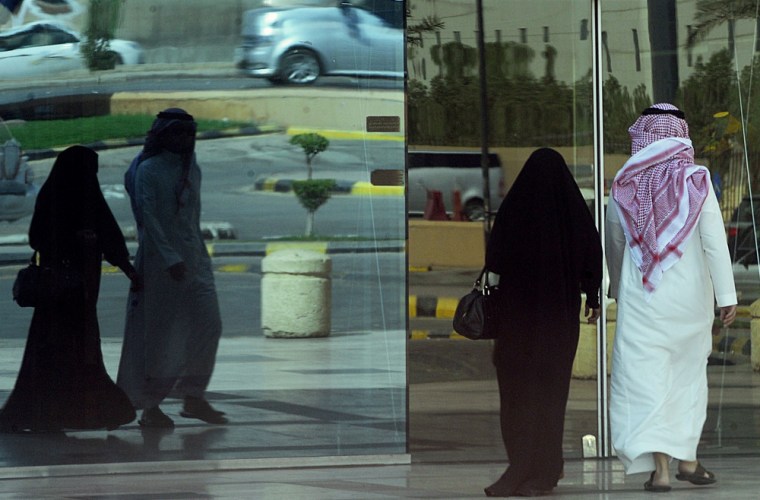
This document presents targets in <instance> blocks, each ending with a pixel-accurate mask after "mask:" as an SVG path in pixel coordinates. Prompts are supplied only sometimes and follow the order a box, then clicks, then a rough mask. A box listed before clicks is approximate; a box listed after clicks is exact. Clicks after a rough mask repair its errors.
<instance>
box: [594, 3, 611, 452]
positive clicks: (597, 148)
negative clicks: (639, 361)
mask: <svg viewBox="0 0 760 500" xmlns="http://www.w3.org/2000/svg"><path fill="white" fill-rule="evenodd" d="M591 18H592V29H591V33H592V37H591V40H592V46H593V49H592V50H593V65H592V69H593V75H594V78H593V101H594V102H593V109H594V155H595V158H594V163H595V165H596V170H595V174H596V175H595V176H594V209H595V213H596V220H597V229H598V230H599V236H600V237H601V239H602V243H604V218H605V213H604V109H603V105H602V103H603V101H602V92H603V88H604V71H603V70H604V68H603V47H602V0H591ZM602 246H603V245H602ZM603 272H604V274H603V275H604V277H605V278H606V276H607V269H604V270H603ZM606 281H607V280H606V279H605V280H603V283H604V282H606ZM606 292H607V291H606V290H604V289H603V290H602V293H601V295H602V297H601V299H602V300H601V305H602V307H601V316H600V317H599V323H598V324H599V328H597V343H596V345H597V353H596V360H597V361H596V365H597V366H596V375H597V376H596V380H597V384H596V401H597V406H596V411H597V452H596V453H597V457H599V458H605V457H609V456H611V455H612V445H611V439H610V432H609V429H610V425H609V401H608V393H609V391H608V383H607V310H606V307H605V300H604V296H605V294H606Z"/></svg>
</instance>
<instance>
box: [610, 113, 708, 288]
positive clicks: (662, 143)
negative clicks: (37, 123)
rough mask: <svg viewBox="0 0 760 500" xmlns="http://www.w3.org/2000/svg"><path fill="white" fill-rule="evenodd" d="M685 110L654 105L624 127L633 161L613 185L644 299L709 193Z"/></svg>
mask: <svg viewBox="0 0 760 500" xmlns="http://www.w3.org/2000/svg"><path fill="white" fill-rule="evenodd" d="M684 118H685V116H684V113H683V111H680V110H679V109H678V108H676V107H675V106H673V105H671V104H655V105H654V106H652V107H651V108H647V109H645V110H644V111H643V113H642V115H641V116H640V117H639V118H638V119H637V120H636V122H635V123H634V124H633V125H632V126H631V128H629V129H628V132H629V134H630V135H631V154H632V156H631V158H630V159H629V160H628V161H627V162H626V163H625V165H623V167H622V168H621V169H620V171H619V172H618V174H617V175H616V176H615V180H614V181H613V183H612V190H611V195H612V197H613V199H614V200H615V201H616V202H617V206H618V213H619V215H620V220H621V221H622V223H623V230H624V232H625V237H626V241H627V242H628V245H629V247H630V249H631V252H630V254H631V257H633V260H634V262H635V263H636V266H637V267H638V268H639V270H640V271H641V274H642V277H641V283H642V286H643V287H644V290H645V291H646V292H647V294H646V295H647V297H651V293H652V292H654V291H655V290H656V288H657V285H658V284H659V283H660V281H661V280H662V275H663V273H664V272H665V271H667V270H668V269H669V268H670V267H672V266H673V265H674V264H675V263H676V262H678V259H680V258H681V256H682V255H683V249H684V247H685V245H686V242H687V241H688V239H689V237H690V236H691V235H692V233H693V232H694V228H695V227H696V224H697V220H698V219H699V214H700V212H701V210H702V205H703V204H704V201H705V199H706V198H707V195H708V193H709V184H708V183H709V182H710V174H709V172H708V170H707V169H706V168H705V167H702V166H698V165H694V148H693V147H692V144H691V139H689V126H688V125H687V124H686V120H685V119H684Z"/></svg>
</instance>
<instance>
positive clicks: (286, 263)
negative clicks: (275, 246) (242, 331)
mask: <svg viewBox="0 0 760 500" xmlns="http://www.w3.org/2000/svg"><path fill="white" fill-rule="evenodd" d="M261 270H262V274H263V276H262V278H261V329H262V331H263V332H264V336H266V337H269V338H308V337H327V336H328V335H329V334H330V328H331V321H330V314H331V311H332V307H331V306H332V282H331V277H330V275H331V271H332V261H331V260H330V257H328V256H327V255H326V254H323V253H317V252H314V251H311V250H305V249H295V248H290V249H284V250H280V251H278V252H275V253H273V254H271V255H268V256H267V257H265V258H264V259H263V260H262V261H261Z"/></svg>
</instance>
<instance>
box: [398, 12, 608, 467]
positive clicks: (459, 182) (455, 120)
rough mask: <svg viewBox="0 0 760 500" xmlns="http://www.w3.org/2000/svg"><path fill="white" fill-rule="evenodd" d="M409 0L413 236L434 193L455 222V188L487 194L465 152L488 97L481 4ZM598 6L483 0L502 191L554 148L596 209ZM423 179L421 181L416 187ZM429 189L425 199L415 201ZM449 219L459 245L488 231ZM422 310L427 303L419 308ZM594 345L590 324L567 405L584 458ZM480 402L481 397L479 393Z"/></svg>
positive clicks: (475, 254)
mask: <svg viewBox="0 0 760 500" xmlns="http://www.w3.org/2000/svg"><path fill="white" fill-rule="evenodd" d="M408 6H409V9H410V12H411V15H410V17H409V19H407V36H408V53H407V59H408V62H407V70H408V73H409V82H408V86H407V89H408V93H407V105H408V117H409V121H408V123H409V131H408V142H409V145H408V147H409V154H408V157H407V166H408V168H409V180H410V185H409V188H408V189H409V204H410V207H409V208H410V221H409V225H410V234H411V236H410V239H412V238H413V237H414V235H415V232H414V231H415V230H416V228H417V227H419V228H420V230H421V229H422V228H425V227H427V226H426V225H425V224H426V223H427V221H416V220H415V219H414V218H411V217H413V216H414V215H415V214H414V213H413V212H412V211H411V210H412V209H415V210H417V211H420V209H419V203H418V201H419V198H423V196H424V194H425V191H431V190H435V191H440V194H441V197H440V199H441V200H442V201H443V204H444V205H445V208H446V209H447V210H448V211H449V212H450V215H451V218H452V219H454V220H456V212H455V211H454V208H453V207H455V206H456V201H454V200H455V198H454V197H453V196H452V193H456V192H457V191H461V195H462V197H465V196H467V193H469V192H475V193H478V189H479V190H480V191H479V192H480V193H482V192H483V187H482V180H481V181H480V185H475V186H473V185H472V184H471V183H469V182H468V177H467V175H468V172H469V170H467V165H468V164H469V162H468V161H466V160H467V159H468V157H467V155H466V153H469V154H470V155H474V156H475V157H476V158H477V157H478V155H479V153H480V149H479V148H480V144H481V127H480V120H481V113H482V112H483V110H482V109H481V106H480V104H479V103H480V100H479V92H480V90H481V85H480V84H481V81H480V77H479V74H478V57H479V56H478V52H477V45H478V44H477V37H478V32H477V21H476V2H472V1H468V0H447V1H437V2H426V1H421V0H412V1H409V2H408ZM590 8H591V5H590V2H587V1H578V2H575V1H573V2H561V3H558V2H551V1H536V0H531V1H527V0H526V1H510V2H503V1H499V0H490V1H489V0H486V1H484V2H483V18H484V22H485V26H484V30H483V31H484V32H483V36H484V42H485V57H486V69H485V72H486V82H485V83H486V88H487V94H488V110H487V112H488V127H489V130H490V134H489V137H488V146H489V152H490V153H491V154H492V155H497V157H498V160H499V162H500V163H501V165H502V173H503V179H502V186H501V190H500V195H501V196H503V195H504V193H505V192H506V190H507V189H509V187H510V186H511V185H512V183H513V182H514V179H515V177H516V176H517V173H518V172H519V171H520V169H521V168H522V166H523V165H524V163H525V161H526V160H527V158H528V156H529V155H530V153H532V152H533V151H534V150H535V149H537V148H539V147H551V148H553V149H556V150H557V151H558V152H560V154H562V156H563V157H564V158H565V159H566V161H567V163H568V165H569V167H570V170H571V172H572V173H573V177H574V178H575V180H576V182H577V183H578V185H579V186H580V187H581V190H582V192H583V194H584V197H585V198H586V201H587V204H588V205H589V208H590V210H592V211H593V210H595V208H594V204H595V198H596V196H595V194H594V188H595V176H596V172H595V166H594V164H595V159H594V148H593V133H592V131H593V121H592V119H593V112H592V110H593V102H592V93H593V92H592V90H593V87H592V55H593V52H592V48H593V47H592V44H591V37H590V36H589V19H590V18H591V14H590V13H591V10H590ZM431 152H433V153H437V155H438V156H439V158H438V159H437V161H438V163H435V164H427V165H423V164H421V163H422V162H421V160H420V158H421V157H423V156H432V155H431ZM444 152H445V154H444ZM456 154H459V155H460V157H461V158H460V159H459V160H458V161H456V166H457V167H459V170H460V172H461V173H458V174H456V177H455V179H456V181H451V178H452V177H453V176H451V173H450V167H452V164H451V163H448V162H452V158H453V157H454V156H455V155H456ZM444 158H445V159H444ZM444 161H445V162H447V163H444ZM418 163H419V164H418ZM494 163H495V162H493V161H492V162H491V164H492V165H493V164H494ZM478 165H479V163H475V166H478ZM420 167H435V168H430V169H426V168H420ZM426 175H427V178H426V177H425V176H426ZM449 176H451V177H449ZM481 177H482V175H481ZM418 180H419V181H421V183H422V185H420V186H417V185H412V184H411V183H412V182H413V181H415V182H416V181H418ZM447 181H449V182H447ZM490 184H491V187H492V188H493V186H494V184H496V183H495V182H493V181H491V183H490ZM465 186H467V187H465ZM468 188H471V189H468ZM420 193H422V196H418V194H420ZM481 196H482V194H481ZM493 198H494V196H493V195H492V200H493ZM423 199H424V198H423ZM500 202H501V200H500V199H496V200H493V201H492V203H491V207H492V210H493V211H496V210H497V209H498V206H499V204H500ZM442 224H447V223H446V222H443V223H442ZM451 224H452V225H451V226H446V230H447V231H450V232H451V233H450V236H449V240H448V241H447V240H446V239H445V238H443V237H442V241H444V242H447V243H448V244H449V245H451V246H452V247H453V246H454V245H455V244H457V245H460V244H461V241H462V240H463V239H465V240H466V239H467V238H469V239H471V240H475V239H476V238H477V237H478V236H480V235H477V236H476V234H477V233H475V232H472V233H468V234H467V235H466V236H462V234H463V233H457V232H455V231H457V229H460V227H459V226H456V225H455V224H466V223H460V222H457V223H453V222H452V223H451ZM462 231H464V230H462ZM534 237H540V236H537V235H532V234H526V238H534ZM411 248H412V249H414V248H416V247H415V246H412V247H411ZM469 250H470V254H471V255H470V258H469V261H467V262H466V264H464V265H469V266H470V267H472V268H475V269H474V270H473V271H472V272H471V274H472V275H473V276H476V275H477V269H478V268H479V267H480V266H482V262H483V261H482V253H479V252H480V250H479V249H478V248H477V247H476V246H475V245H474V244H473V245H472V248H469ZM410 259H416V255H414V254H413V250H410ZM459 262H460V263H459V265H460V266H461V265H463V264H462V263H461V260H460V261H459ZM433 264H434V265H435V264H436V263H435V262H434V263H433ZM439 264H440V263H439ZM415 281H419V282H420V285H419V286H418V287H416V288H415V289H419V290H421V291H423V290H424V288H423V284H424V283H425V282H426V281H427V280H423V279H417V278H416V277H415V276H414V275H413V274H411V275H410V278H409V282H410V287H413V286H414V285H415V284H416V283H415ZM457 284H458V285H459V288H456V286H455V285H454V284H452V286H450V291H449V293H450V294H451V295H452V296H456V295H458V296H461V295H463V294H464V293H466V292H467V290H468V288H467V287H468V286H469V285H471V282H470V283H467V282H466V281H463V280H460V281H459V282H458V283H457ZM417 308H418V309H420V304H418V305H417ZM580 313H581V311H579V318H580ZM411 327H412V329H415V328H420V329H424V328H426V325H425V323H424V322H423V320H413V321H412V324H411ZM428 328H429V327H428ZM441 328H442V327H441ZM449 330H450V325H449ZM595 344H596V328H595V327H594V326H593V325H583V326H581V347H579V353H578V356H577V357H576V363H575V366H574V369H573V373H574V379H573V381H572V387H571V391H570V402H569V404H568V408H570V409H571V410H569V411H568V418H567V419H566V428H565V430H566V432H565V441H564V447H565V451H566V456H568V455H569V456H573V455H575V456H579V455H580V454H581V453H582V449H581V446H582V437H583V436H585V435H588V434H596V420H595V410H596V402H595V401H596V398H595V396H594V394H595V392H596V382H595V380H593V379H594V378H595V377H596V362H595V350H596V349H595ZM459 349H460V348H457V349H456V350H459ZM473 349H475V348H473ZM480 351H482V352H479V355H480V356H482V358H480V357H479V358H478V359H479V360H480V362H481V363H483V364H484V365H486V366H489V365H490V363H491V360H490V357H489V353H488V352H487V351H488V350H487V349H485V348H482V349H480ZM415 352H416V351H415ZM427 355H428V354H427V353H425V354H424V355H423V354H420V356H421V358H422V359H421V361H420V363H424V361H423V360H425V359H426V358H424V357H423V356H427ZM412 362H414V360H412ZM412 373H414V372H413V371H412ZM487 376H490V377H492V380H494V378H493V377H494V376H493V375H492V374H484V373H482V372H481V371H479V372H478V373H477V374H473V378H481V377H487ZM467 382H471V381H469V380H468V381H462V384H465V383H467ZM472 404H473V405H474V404H477V403H476V402H475V401H474V400H473V401H472ZM498 411H499V409H498V407H495V408H490V412H489V414H488V415H487V417H488V418H489V419H490V420H489V422H491V425H492V426H493V431H494V434H495V436H494V437H493V441H494V446H493V447H492V448H489V450H488V451H489V453H491V454H492V456H493V458H494V460H497V461H500V460H503V448H502V447H501V446H500V442H499V438H498V437H496V436H498V432H499V431H498V430H499V423H498ZM484 418H486V416H484Z"/></svg>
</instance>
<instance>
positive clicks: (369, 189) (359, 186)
mask: <svg viewBox="0 0 760 500" xmlns="http://www.w3.org/2000/svg"><path fill="white" fill-rule="evenodd" d="M351 194H353V195H372V196H404V186H375V185H373V184H372V183H369V182H355V183H354V185H353V186H351Z"/></svg>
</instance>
